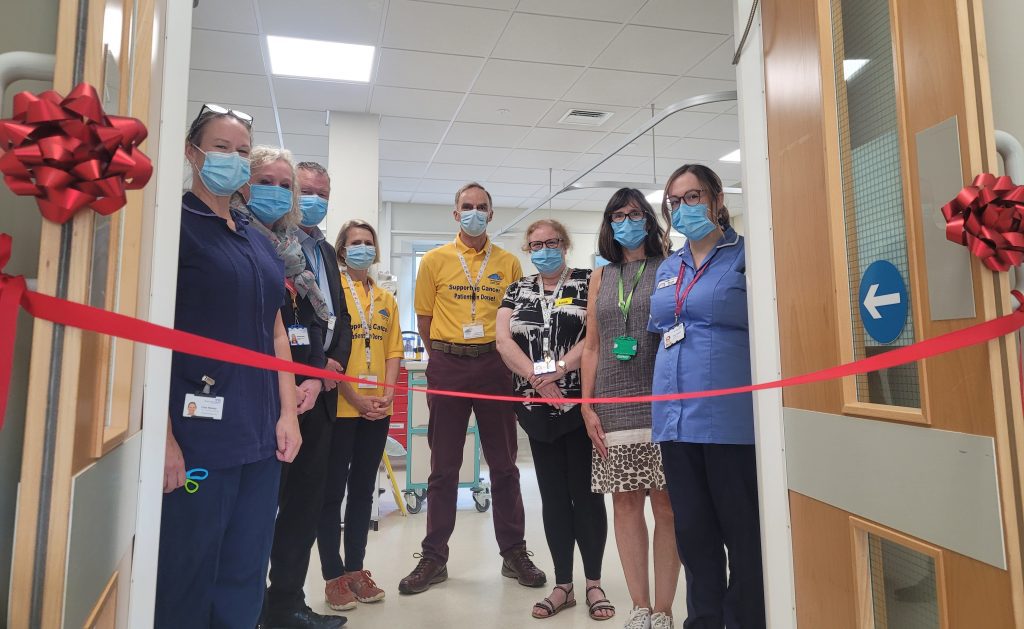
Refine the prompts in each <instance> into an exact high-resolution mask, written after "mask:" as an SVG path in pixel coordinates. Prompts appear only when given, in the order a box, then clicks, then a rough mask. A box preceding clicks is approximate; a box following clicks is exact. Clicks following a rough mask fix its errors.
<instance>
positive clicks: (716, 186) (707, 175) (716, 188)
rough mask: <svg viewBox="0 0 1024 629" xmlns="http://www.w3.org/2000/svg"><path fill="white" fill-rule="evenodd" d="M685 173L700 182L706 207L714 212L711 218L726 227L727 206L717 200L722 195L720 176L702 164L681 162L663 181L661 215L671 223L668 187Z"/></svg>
mask: <svg viewBox="0 0 1024 629" xmlns="http://www.w3.org/2000/svg"><path fill="white" fill-rule="evenodd" d="M686 173H693V176H694V177H696V178H697V181H699V182H700V185H701V186H702V187H703V188H704V191H705V192H707V194H708V201H709V203H708V208H709V209H710V210H711V211H712V212H714V219H713V220H714V221H715V222H716V223H718V224H719V225H720V226H721V227H722V228H723V229H725V228H726V227H728V226H729V208H727V207H725V204H724V203H721V204H720V203H719V202H718V199H719V197H721V196H722V178H721V177H719V176H718V173H716V172H715V171H713V170H711V169H710V168H708V167H707V166H705V165H704V164H683V165H682V166H680V167H679V168H677V169H676V170H675V172H674V173H672V175H671V176H670V177H669V178H668V181H666V182H665V194H664V195H663V198H662V201H661V215H662V216H664V217H665V220H666V221H667V222H668V224H669V225H671V224H672V210H670V209H668V189H669V188H671V187H672V183H673V182H675V180H676V179H679V178H680V177H682V176H683V175H685V174H686Z"/></svg>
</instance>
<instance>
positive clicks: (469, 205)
mask: <svg viewBox="0 0 1024 629" xmlns="http://www.w3.org/2000/svg"><path fill="white" fill-rule="evenodd" d="M460 209H461V210H462V211H463V212H468V211H469V210H476V211H478V212H486V211H487V210H488V209H490V207H489V206H488V205H487V204H486V203H481V204H480V205H473V204H472V203H463V204H462V207H461V208H460Z"/></svg>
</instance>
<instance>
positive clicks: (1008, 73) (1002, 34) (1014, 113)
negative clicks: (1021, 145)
mask: <svg viewBox="0 0 1024 629" xmlns="http://www.w3.org/2000/svg"><path fill="white" fill-rule="evenodd" d="M984 10H985V39H986V40H987V44H988V69H989V75H990V76H991V77H992V80H991V85H992V113H993V119H994V122H995V128H996V129H1000V130H1002V131H1006V132H1008V133H1010V134H1012V135H1014V136H1016V138H1017V139H1018V140H1020V141H1021V142H1024V84H1022V83H1021V81H1020V76H1021V72H1020V58H1021V52H1020V43H1019V42H1020V25H1021V24H1024V2H1022V1H1021V0H985V4H984ZM1014 183H1017V184H1021V183H1024V182H1021V181H1017V182H1014Z"/></svg>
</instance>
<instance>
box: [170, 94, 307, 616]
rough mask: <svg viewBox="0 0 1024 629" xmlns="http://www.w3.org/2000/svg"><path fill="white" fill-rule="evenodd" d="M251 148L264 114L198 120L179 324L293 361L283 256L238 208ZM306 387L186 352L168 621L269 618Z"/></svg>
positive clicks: (175, 394)
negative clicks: (265, 607)
mask: <svg viewBox="0 0 1024 629" xmlns="http://www.w3.org/2000/svg"><path fill="white" fill-rule="evenodd" d="M251 143H252V118H251V117H250V116H248V115H247V114H244V113H241V112H234V111H228V110H226V109H224V108H222V107H220V106H217V105H206V106H204V107H203V109H202V111H201V112H200V114H199V116H198V117H197V118H196V119H195V121H193V123H192V125H191V127H190V128H189V132H188V136H187V143H186V146H185V158H186V160H187V161H188V163H189V165H190V166H191V169H192V189H191V191H189V192H186V193H185V195H184V197H182V212H181V240H180V245H179V253H178V290H177V302H176V306H175V316H174V327H175V328H177V329H179V330H184V331H186V332H192V333H195V334H199V335H202V336H207V337H210V338H214V339H217V340H219V341H223V342H226V343H231V344H233V345H239V346H242V347H245V348H248V349H252V350H255V351H258V352H261V353H264V354H268V355H271V356H276V357H278V358H281V359H285V360H290V359H291V352H290V351H289V344H288V335H287V332H286V330H285V326H284V324H283V323H282V320H281V314H280V310H279V309H280V306H281V304H282V303H283V302H284V299H285V283H284V268H283V264H282V262H281V260H280V258H278V256H277V254H276V252H275V251H274V248H273V247H272V246H271V244H270V242H269V241H268V240H267V239H266V238H265V237H264V236H262V235H261V234H259V233H258V232H257V231H256V230H255V229H253V228H252V227H251V226H250V225H248V224H247V221H246V219H245V218H244V217H243V216H242V215H241V214H239V213H237V212H235V211H232V210H231V209H230V205H229V203H230V199H231V195H232V194H233V193H234V192H235V191H236V190H238V189H239V188H240V187H241V186H242V185H243V184H245V183H246V182H247V181H248V180H249V159H248V156H249V149H250V145H251ZM295 390H296V389H295V380H294V377H293V376H292V375H291V374H288V373H280V374H278V373H274V372H271V371H265V370H260V369H253V368H250V367H241V366H237V365H231V364H227V363H223V362H220V361H215V360H210V359H207V358H199V357H195V356H190V355H186V354H177V353H176V354H174V358H173V360H172V364H171V383H170V400H169V416H170V422H169V424H168V434H167V453H166V459H165V463H164V492H165V496H164V505H163V517H162V520H161V524H160V563H159V567H158V572H157V593H156V617H155V622H154V625H155V626H156V627H168V628H174V629H180V628H181V627H189V628H197V629H198V628H202V627H239V628H244V629H252V627H254V626H255V625H256V622H257V620H258V618H259V614H260V606H261V604H262V600H263V590H264V586H265V579H266V570H267V562H268V559H269V555H270V544H271V539H272V537H273V533H274V514H275V511H276V509H277V489H278V481H279V479H280V475H281V463H280V462H281V461H291V460H292V459H294V458H295V454H296V453H297V452H298V450H299V446H300V444H301V436H300V433H299V423H298V415H297V413H296V394H295ZM189 402H192V403H194V404H195V411H194V412H193V413H192V414H190V413H189V408H190V407H189ZM186 475H188V476H187V477H186ZM186 478H188V481H189V482H188V485H187V486H186Z"/></svg>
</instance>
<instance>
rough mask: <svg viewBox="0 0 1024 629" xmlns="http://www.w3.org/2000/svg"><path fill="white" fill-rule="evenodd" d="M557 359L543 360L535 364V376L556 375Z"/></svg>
mask: <svg viewBox="0 0 1024 629" xmlns="http://www.w3.org/2000/svg"><path fill="white" fill-rule="evenodd" d="M555 371H556V369H555V359H554V358H548V359H546V360H544V359H541V360H538V361H537V362H535V363H533V375H535V376H543V375H544V374H549V373H555Z"/></svg>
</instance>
